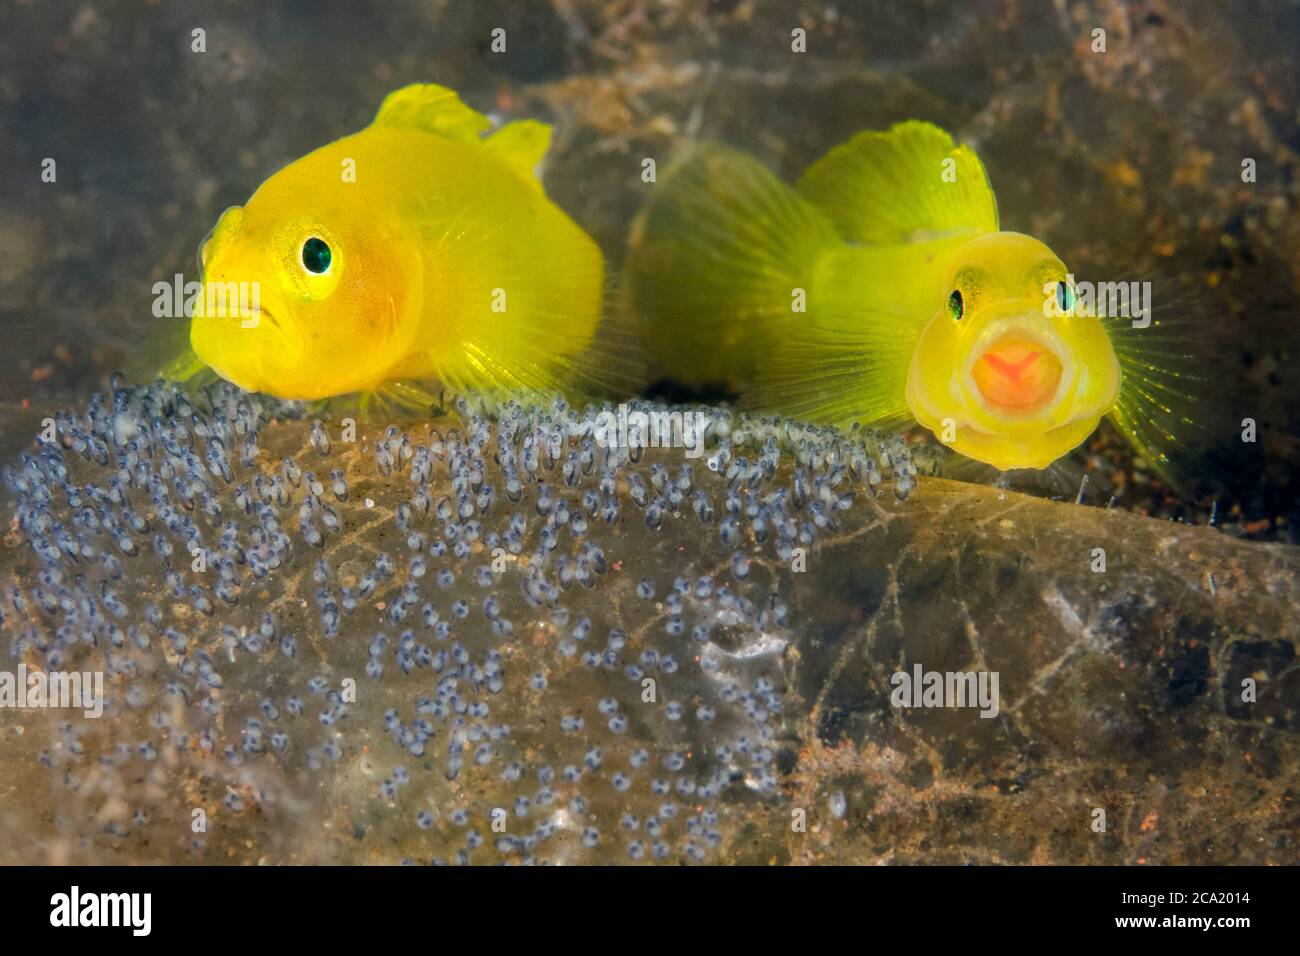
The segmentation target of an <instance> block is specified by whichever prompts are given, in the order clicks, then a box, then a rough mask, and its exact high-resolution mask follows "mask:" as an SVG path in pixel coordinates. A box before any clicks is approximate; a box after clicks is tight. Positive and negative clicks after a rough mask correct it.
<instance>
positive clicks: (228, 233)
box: [199, 206, 244, 282]
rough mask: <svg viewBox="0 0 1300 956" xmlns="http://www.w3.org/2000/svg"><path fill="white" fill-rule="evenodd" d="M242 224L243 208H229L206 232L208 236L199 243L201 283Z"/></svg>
mask: <svg viewBox="0 0 1300 956" xmlns="http://www.w3.org/2000/svg"><path fill="white" fill-rule="evenodd" d="M243 222H244V207H243V206H230V207H229V208H228V209H226V211H225V212H223V213H222V214H221V215H220V216H219V217H217V222H216V225H214V226H213V227H212V228H211V229H210V230H208V234H207V235H206V236H204V237H203V239H202V240H201V241H200V242H199V281H200V282H201V281H203V277H204V275H205V274H206V272H207V270H208V269H209V267H210V266H211V264H212V262H213V260H215V259H216V257H217V256H218V255H219V254H220V252H221V250H222V249H224V248H225V247H226V246H228V245H229V244H230V242H231V241H232V240H233V239H234V238H235V236H237V235H238V234H239V230H240V227H241V226H242V225H243Z"/></svg>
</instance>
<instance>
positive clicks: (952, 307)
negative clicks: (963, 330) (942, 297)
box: [948, 289, 965, 322]
mask: <svg viewBox="0 0 1300 956" xmlns="http://www.w3.org/2000/svg"><path fill="white" fill-rule="evenodd" d="M964 311H965V306H964V305H962V301H961V290H959V289H953V290H952V295H950V296H948V314H949V315H951V316H952V320H953V321H954V322H959V321H961V317H962V314H963V313H964Z"/></svg>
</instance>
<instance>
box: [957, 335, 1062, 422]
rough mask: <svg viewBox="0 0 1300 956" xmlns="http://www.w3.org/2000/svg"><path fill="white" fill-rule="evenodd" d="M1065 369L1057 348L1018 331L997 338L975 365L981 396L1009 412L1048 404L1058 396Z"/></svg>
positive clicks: (1019, 411) (995, 406)
mask: <svg viewBox="0 0 1300 956" xmlns="http://www.w3.org/2000/svg"><path fill="white" fill-rule="evenodd" d="M1063 373H1064V366H1063V365H1062V363H1061V360H1060V359H1059V358H1058V357H1057V355H1056V353H1055V351H1053V350H1052V349H1051V348H1050V347H1049V346H1047V345H1046V344H1045V343H1042V342H1039V341H1036V340H1035V339H1032V338H1029V337H1027V336H1024V335H1019V334H1017V333H1014V332H1012V333H1008V334H1006V335H1003V336H1001V337H999V338H998V339H996V340H995V341H994V342H993V344H992V345H991V346H989V347H988V348H987V349H984V350H983V351H982V352H981V353H980V354H979V356H978V357H977V358H976V360H975V364H974V365H973V366H972V367H971V378H973V379H974V381H975V387H976V388H977V389H978V390H979V393H980V396H981V397H982V398H983V399H984V401H985V402H986V403H988V405H989V407H991V408H993V409H996V410H997V411H1001V412H1006V413H1008V414H1029V413H1031V412H1036V411H1039V410H1041V409H1042V408H1044V407H1045V406H1046V405H1048V404H1049V403H1050V402H1051V401H1052V399H1053V398H1055V397H1056V393H1057V390H1058V389H1059V388H1060V385H1061V376H1062V374H1063Z"/></svg>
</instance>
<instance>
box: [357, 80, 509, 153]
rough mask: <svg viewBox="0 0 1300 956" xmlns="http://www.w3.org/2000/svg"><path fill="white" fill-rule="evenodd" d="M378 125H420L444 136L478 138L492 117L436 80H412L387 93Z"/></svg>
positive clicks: (412, 126)
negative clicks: (434, 81) (463, 101)
mask: <svg viewBox="0 0 1300 956" xmlns="http://www.w3.org/2000/svg"><path fill="white" fill-rule="evenodd" d="M372 125H374V126H394V127H399V128H403V129H418V130H423V131H424V132H426V133H432V134H433V135H434V136H441V137H443V138H444V139H454V140H459V141H461V142H477V141H478V139H479V137H480V136H481V135H482V133H483V132H484V130H486V129H487V128H488V127H489V126H491V125H492V124H491V122H489V120H488V118H487V117H486V116H484V115H483V114H482V113H480V112H478V111H477V110H472V109H470V108H469V107H468V106H466V105H465V104H464V103H462V102H461V101H460V97H459V96H457V95H456V93H455V92H454V91H453V90H449V89H447V87H445V86H438V85H437V84H436V83H412V84H411V85H410V86H404V87H402V88H401V89H400V90H394V91H393V92H391V93H389V94H388V95H387V96H386V97H384V102H383V103H382V104H380V106H379V113H378V115H376V116H375V121H374V123H373V124H372Z"/></svg>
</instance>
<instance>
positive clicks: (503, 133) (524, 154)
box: [483, 120, 551, 190]
mask: <svg viewBox="0 0 1300 956" xmlns="http://www.w3.org/2000/svg"><path fill="white" fill-rule="evenodd" d="M483 144H484V145H485V146H487V148H488V149H490V150H492V151H493V152H495V153H496V154H497V155H498V156H499V157H500V158H501V159H502V160H503V161H504V162H505V163H506V165H507V166H509V167H510V168H511V169H513V170H515V171H516V172H517V173H519V175H520V176H522V177H523V178H524V180H525V181H526V182H528V183H531V184H532V185H533V186H535V187H536V188H537V189H539V190H540V189H541V188H542V184H541V181H540V180H539V179H538V178H537V167H538V165H539V164H540V163H541V162H542V160H543V159H545V158H546V151H547V150H548V149H550V148H551V128H550V127H549V126H547V125H546V124H545V123H539V122H537V121H536V120H515V121H514V122H513V123H507V124H506V125H505V126H502V127H501V128H500V129H499V130H497V131H496V132H495V133H493V134H492V135H491V136H489V137H488V138H487V139H485V140H484V141H483Z"/></svg>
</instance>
